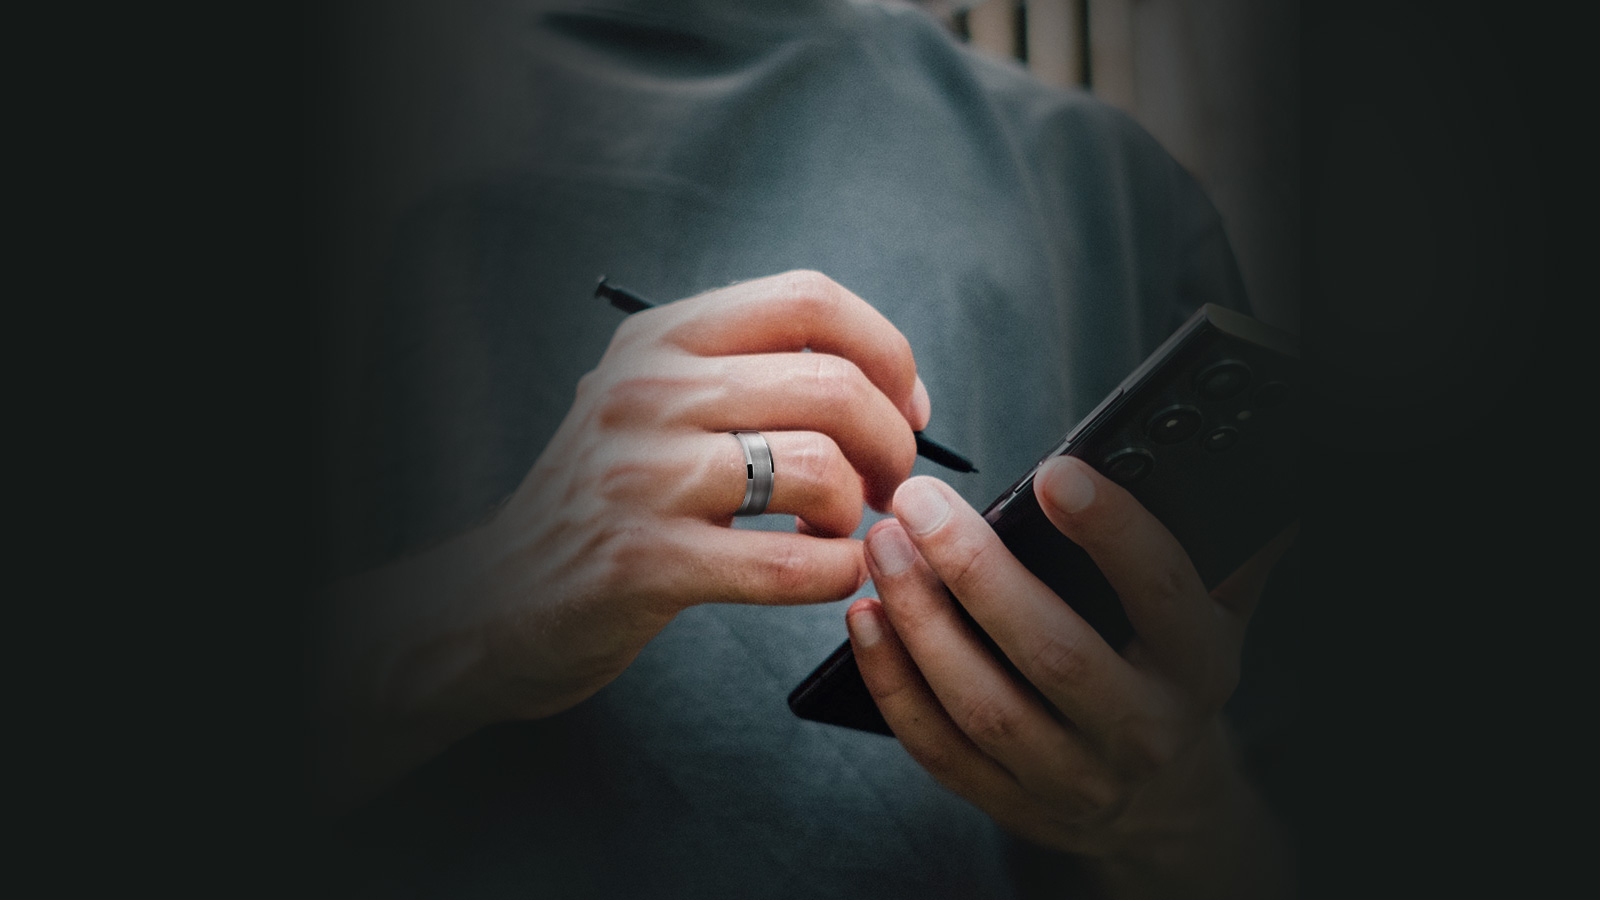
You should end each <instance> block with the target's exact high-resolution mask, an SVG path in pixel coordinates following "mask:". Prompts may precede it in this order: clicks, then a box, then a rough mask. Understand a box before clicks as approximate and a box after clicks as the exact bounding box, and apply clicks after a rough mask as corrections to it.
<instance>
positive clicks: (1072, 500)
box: [1038, 457, 1094, 513]
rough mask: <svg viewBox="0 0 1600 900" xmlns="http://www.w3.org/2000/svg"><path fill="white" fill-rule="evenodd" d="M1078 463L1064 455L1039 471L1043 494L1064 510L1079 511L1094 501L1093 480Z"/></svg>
mask: <svg viewBox="0 0 1600 900" xmlns="http://www.w3.org/2000/svg"><path fill="white" fill-rule="evenodd" d="M1080 465H1081V463H1078V462H1075V461H1073V460H1071V459H1068V458H1066V457H1057V458H1056V459H1052V460H1050V461H1049V462H1047V463H1045V464H1044V465H1043V466H1042V467H1041V468H1040V471H1039V475H1038V477H1039V478H1041V479H1042V480H1043V481H1042V484H1043V487H1044V493H1045V496H1046V497H1048V498H1049V500H1050V502H1051V503H1054V504H1055V505H1056V506H1057V507H1059V508H1061V509H1062V510H1063V511H1065V512H1069V513H1075V512H1081V511H1082V510H1084V509H1086V508H1088V506H1089V504H1091V503H1093V502H1094V482H1093V481H1090V480H1089V476H1088V475H1086V474H1084V472H1083V469H1081V468H1080Z"/></svg>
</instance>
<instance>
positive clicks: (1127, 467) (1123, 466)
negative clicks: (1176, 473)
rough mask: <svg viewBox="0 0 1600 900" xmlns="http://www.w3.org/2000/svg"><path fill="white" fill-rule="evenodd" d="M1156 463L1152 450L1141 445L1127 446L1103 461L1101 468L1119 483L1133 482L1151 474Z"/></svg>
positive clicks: (1107, 475) (1108, 476) (1106, 474)
mask: <svg viewBox="0 0 1600 900" xmlns="http://www.w3.org/2000/svg"><path fill="white" fill-rule="evenodd" d="M1155 464H1156V460H1155V457H1153V456H1151V455H1150V451H1148V450H1144V449H1141V448H1139V447H1127V448H1124V449H1122V450H1118V451H1117V452H1115V453H1113V454H1111V455H1110V456H1108V457H1106V459H1105V462H1104V463H1101V465H1100V470H1101V471H1102V472H1104V473H1105V476H1106V477H1107V478H1109V479H1111V480H1112V481H1115V482H1117V483H1118V484H1132V483H1134V482H1135V481H1138V480H1139V479H1141V478H1143V477H1144V476H1146V475H1148V474H1150V469H1151V468H1153V467H1154V466H1155Z"/></svg>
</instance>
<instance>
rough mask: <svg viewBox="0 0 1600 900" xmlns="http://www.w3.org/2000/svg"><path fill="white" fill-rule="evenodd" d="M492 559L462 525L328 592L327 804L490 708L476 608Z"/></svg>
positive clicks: (370, 791)
mask: <svg viewBox="0 0 1600 900" xmlns="http://www.w3.org/2000/svg"><path fill="white" fill-rule="evenodd" d="M487 567H488V560H487V559H486V554H485V553H484V552H483V541H482V536H481V535H479V534H471V533H469V534H467V535H463V536H460V537H457V538H454V539H452V540H450V541H447V542H445V543H443V544H440V545H438V546H436V547H434V548H431V549H430V550H428V551H427V552H425V553H422V554H419V555H416V556H412V557H408V558H405V559H402V560H400V561H398V562H395V563H392V564H390V565H388V566H385V567H383V568H381V569H377V570H374V571H372V572H369V573H365V574H362V575H359V576H355V577H352V578H349V579H345V580H344V581H341V582H339V583H336V584H334V585H332V586H330V588H329V589H328V590H327V591H326V593H325V597H324V600H325V602H324V604H323V613H324V614H323V617H322V622H321V624H322V627H321V628H320V630H319V633H318V636H317V652H316V656H315V663H316V670H315V678H316V684H315V686H314V687H315V692H314V695H313V696H314V697H315V699H316V704H317V705H316V709H315V716H316V725H317V734H316V739H317V743H316V747H315V752H316V754H317V772H318V777H319V785H318V789H319V795H320V796H321V797H322V798H323V800H324V802H325V804H326V806H327V809H328V810H329V811H330V812H339V811H343V810H347V809H349V808H351V807H353V806H356V805H359V804H360V803H362V802H365V801H366V800H367V799H369V798H370V797H372V796H373V795H375V794H376V793H378V792H379V791H381V790H382V789H383V788H384V787H386V786H388V785H389V784H391V783H393V782H394V781H396V780H398V779H399V778H401V777H402V776H404V775H405V774H406V773H408V772H410V771H412V770H413V769H415V768H417V767H419V766H421V765H422V764H423V763H425V762H426V761H427V760H429V759H431V758H433V757H434V756H437V755H438V754H440V753H442V752H443V751H444V750H446V749H447V748H449V747H450V746H451V745H452V744H454V743H455V742H457V741H459V740H461V739H462V738H464V737H466V736H468V735H470V734H472V733H473V732H475V731H477V730H478V729H479V728H481V727H483V726H484V725H486V724H489V723H490V722H492V721H494V720H495V719H496V718H497V715H496V711H495V710H494V708H493V705H492V704H491V702H490V691H489V690H488V685H489V684H490V683H492V680H493V673H492V672H491V671H489V661H488V659H487V652H486V630H485V625H484V622H483V617H482V616H481V614H480V613H479V612H478V610H479V608H480V607H481V605H482V604H481V599H480V598H481V596H482V594H483V591H482V590H481V588H480V585H481V584H482V583H483V581H484V579H485V577H486V574H487V572H486V569H487Z"/></svg>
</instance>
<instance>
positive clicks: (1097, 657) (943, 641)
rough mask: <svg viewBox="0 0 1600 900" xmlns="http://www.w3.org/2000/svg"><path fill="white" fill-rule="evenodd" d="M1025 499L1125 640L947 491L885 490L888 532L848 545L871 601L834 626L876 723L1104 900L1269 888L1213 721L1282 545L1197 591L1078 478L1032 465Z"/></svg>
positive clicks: (1163, 540)
mask: <svg viewBox="0 0 1600 900" xmlns="http://www.w3.org/2000/svg"><path fill="white" fill-rule="evenodd" d="M1034 490H1035V493H1036V495H1037V496H1038V499H1039V503H1040V505H1041V506H1042V507H1043V509H1044V511H1045V513H1046V515H1047V516H1049V518H1050V520H1051V521H1052V522H1053V523H1054V524H1055V525H1056V527H1057V528H1059V529H1060V530H1061V531H1062V533H1064V534H1065V535H1066V536H1067V537H1069V538H1071V539H1072V540H1073V541H1074V542H1076V543H1077V544H1079V545H1080V546H1082V547H1083V548H1084V549H1085V550H1086V551H1088V553H1089V554H1090V556H1092V557H1093V558H1094V560H1095V562H1096V563H1097V564H1098V565H1099V567H1100V569H1101V571H1102V572H1103V573H1104V574H1105V576H1106V578H1107V580H1109V581H1110V582H1111V584H1112V586H1113V587H1114V588H1116V590H1117V593H1118V595H1119V597H1120V598H1121V600H1122V603H1123V606H1124V608H1125V609H1126V611H1127V614H1128V617H1129V619H1130V620H1131V621H1132V623H1133V626H1134V629H1135V632H1136V637H1135V638H1134V640H1133V641H1132V642H1131V643H1130V644H1129V645H1128V646H1127V647H1126V648H1125V649H1124V651H1123V653H1122V654H1118V653H1117V652H1116V651H1114V650H1112V649H1111V647H1110V646H1108V645H1107V644H1106V643H1105V642H1104V641H1103V640H1102V639H1101V638H1100V636H1099V635H1098V634H1097V633H1096V632H1095V631H1094V630H1093V629H1092V628H1090V627H1089V626H1088V624H1086V623H1085V622H1084V621H1083V620H1082V619H1081V618H1080V617H1079V616H1078V615H1077V614H1076V613H1074V612H1073V611H1072V607H1071V605H1070V604H1071V599H1072V598H1070V597H1068V598H1061V597H1058V596H1056V594H1055V593H1054V592H1052V591H1051V590H1050V589H1049V588H1047V587H1045V585H1044V584H1043V583H1042V582H1040V581H1039V580H1038V579H1037V578H1035V577H1034V576H1033V575H1032V574H1031V573H1029V572H1028V571H1027V570H1026V569H1025V568H1023V566H1022V565H1021V564H1020V563H1019V562H1017V560H1016V558H1015V557H1013V556H1012V555H1011V554H1010V552H1009V551H1007V550H1006V548H1005V546H1004V545H1003V544H1002V543H1001V542H1000V539H999V538H998V537H997V536H996V535H995V533H994V531H993V530H992V529H991V528H989V526H988V525H987V523H985V522H984V521H983V519H982V517H981V516H980V515H979V514H978V513H977V512H976V511H975V510H973V509H972V508H971V507H970V506H968V505H967V504H966V503H965V502H964V501H962V500H961V498H960V497H958V496H957V495H956V493H955V492H954V491H953V490H951V489H950V488H949V487H948V486H947V485H945V484H943V483H942V482H940V481H938V480H936V479H933V478H914V479H911V480H910V481H907V482H906V483H905V484H903V485H902V486H901V487H900V489H899V490H898V492H897V493H896V494H895V497H894V501H893V509H894V513H895V515H896V517H897V518H896V519H889V520H885V521H883V522H880V523H878V524H877V525H875V526H874V527H873V529H872V531H871V532H869V534H868V536H867V558H868V565H869V568H870V570H871V573H872V577H873V580H874V582H875V584H876V586H877V589H878V591H879V592H880V593H881V595H882V599H881V601H879V600H874V599H871V598H867V599H863V600H861V601H858V602H857V603H855V604H853V605H852V607H851V609H850V611H849V613H848V614H847V616H848V622H849V627H850V634H851V640H852V642H853V644H854V651H855V656H856V659H857V661H858V663H859V665H860V667H861V672H862V676H863V678H864V679H865V681H866V684H867V686H868V688H869V689H870V691H871V692H872V695H873V697H874V698H875V699H876V700H877V703H878V706H879V709H880V710H881V711H882V712H883V716H884V719H885V720H886V721H887V722H888V724H889V726H890V728H891V729H893V731H894V733H895V735H896V736H897V737H898V738H899V739H900V741H901V743H902V744H904V746H905V747H906V750H907V751H908V752H909V753H910V754H911V755H912V757H913V758H915V759H916V760H917V761H918V762H919V763H921V764H922V765H923V766H924V767H925V768H927V769H928V771H929V772H930V773H932V775H933V776H934V777H935V778H937V779H938V780H939V781H940V782H941V783H943V784H944V785H946V786H947V787H949V788H950V789H951V790H953V791H955V792H956V793H958V794H960V795H962V796H963V797H965V798H967V799H968V800H970V801H971V802H973V803H974V804H976V805H977V806H978V807H980V808H981V809H983V810H984V811H986V812H988V813H989V814H990V815H991V816H993V817H994V819H995V820H996V821H997V822H998V823H999V824H1000V825H1001V826H1002V827H1004V828H1005V829H1007V830H1008V831H1010V832H1012V833H1013V834H1015V835H1017V836H1019V837H1021V838H1024V839H1026V840H1028V841H1031V842H1034V843H1037V844H1040V845H1043V846H1046V847H1050V848H1054V849H1057V850H1060V851H1065V852H1068V853H1071V854H1074V855H1078V856H1081V857H1085V858H1088V859H1090V860H1091V861H1092V865H1093V867H1094V868H1095V869H1096V871H1097V872H1098V873H1099V875H1100V876H1101V878H1102V880H1103V882H1104V883H1105V885H1106V886H1107V887H1108V888H1109V889H1110V890H1111V891H1112V892H1113V893H1115V894H1117V895H1123V896H1141V895H1144V896H1184V897H1201V896H1213V895H1215V896H1230V897H1242V896H1254V895H1267V896H1271V895H1276V894H1278V893H1279V892H1280V890H1286V880H1285V872H1286V864H1285V859H1284V854H1283V851H1282V848H1281V846H1280V844H1279V842H1278V839H1277V836H1276V834H1275V831H1274V829H1273V827H1272V825H1271V821H1270V817H1269V816H1267V815H1266V813H1265V810H1264V809H1263V808H1262V807H1261V805H1260V804H1259V802H1258V801H1257V800H1256V798H1255V796H1254V794H1253V793H1252V791H1251V790H1250V788H1249V787H1248V785H1247V783H1246V782H1245V781H1244V779H1243V778H1242V776H1241V774H1240V773H1239V772H1238V770H1237V768H1236V766H1235V764H1234V761H1233V759H1232V755H1231V753H1230V751H1229V747H1228V738H1227V732H1226V729H1225V727H1224V725H1223V722H1222V720H1221V718H1220V716H1219V711H1220V710H1221V707H1222V704H1223V702H1224V701H1225V700H1227V698H1228V696H1229V694H1231V693H1232V691H1233V688H1234V685H1235V683H1236V681H1237V678H1238V669H1239V655H1240V646H1241V643H1242V641H1243V637H1244V631H1245V625H1246V622H1247V621H1248V620H1249V617H1250V614H1251V612H1252V610H1253V609H1254V606H1255V604H1256V601H1257V599H1258V598H1259V596H1260V593H1261V589H1262V587H1263V586H1264V583H1265V578H1266V574H1267V572H1268V570H1269V569H1270V567H1271V565H1272V563H1273V562H1274V561H1276V559H1277V557H1278V556H1279V555H1280V554H1281V553H1282V551H1283V550H1284V549H1286V548H1287V546H1288V544H1289V543H1290V541H1291V540H1292V533H1285V535H1283V536H1280V538H1279V539H1277V540H1275V541H1274V542H1273V543H1272V544H1271V545H1269V546H1268V547H1267V548H1265V549H1264V550H1263V551H1262V552H1261V553H1260V554H1258V555H1257V557H1256V558H1255V559H1253V560H1252V561H1251V562H1250V563H1249V564H1247V565H1246V566H1245V567H1243V568H1242V569H1241V570H1240V571H1239V572H1238V573H1236V574H1235V575H1234V576H1233V577H1231V578H1230V579H1228V581H1227V582H1226V583H1224V584H1223V585H1222V586H1220V587H1219V588H1218V589H1217V590H1216V591H1214V592H1210V593H1208V592H1207V591H1206V589H1205V587H1204V586H1203V585H1202V584H1201V582H1200V578H1199V576H1198V575H1197V574H1196V573H1195V570H1194V567H1193V565H1192V564H1191V563H1190V562H1189V559H1188V556H1187V555H1186V554H1185V553H1184V551H1183V548H1182V547H1181V546H1179V544H1178V543H1177V541H1176V539H1174V538H1173V537H1172V535H1171V533H1170V532H1168V531H1167V530H1166V529H1165V528H1164V527H1163V526H1162V525H1161V523H1160V522H1159V521H1157V520H1156V519H1155V517H1153V516H1151V515H1150V514H1149V513H1148V512H1147V511H1146V510H1145V509H1144V508H1143V507H1142V506H1140V505H1139V503H1138V502H1137V501H1136V500H1134V499H1133V497H1131V496H1130V495H1129V494H1128V493H1127V492H1126V491H1124V490H1123V489H1122V488H1121V487H1119V486H1117V485H1116V484H1114V483H1113V482H1111V481H1109V480H1107V479H1105V478H1103V477H1102V476H1100V475H1099V474H1098V473H1096V472H1095V471H1094V470H1093V469H1092V468H1090V467H1089V466H1087V465H1085V464H1084V463H1082V462H1080V461H1078V460H1076V459H1071V458H1066V457H1062V458H1058V459H1056V460H1053V461H1051V462H1050V463H1048V464H1047V465H1045V466H1044V467H1043V468H1041V470H1040V472H1039V473H1038V475H1037V477H1036V478H1035V480H1034ZM947 587H948V592H947V590H946V588H947ZM952 594H953V595H954V597H955V598H956V600H959V602H960V603H961V605H962V606H964V607H965V608H966V610H967V611H968V612H969V613H970V614H971V615H972V618H973V620H974V621H976V622H977V623H978V625H979V626H981V627H982V628H983V630H984V631H985V632H986V633H987V634H988V635H989V636H990V637H992V638H993V640H994V641H995V643H996V644H997V645H998V646H999V647H1000V648H1001V650H1002V651H1004V653H1005V655H1006V657H1007V658H1008V659H1009V660H1010V661H1011V663H1012V664H1013V665H1015V667H1016V668H1017V670H1018V671H1020V672H1021V674H1022V676H1023V677H1024V678H1025V679H1026V680H1027V682H1028V683H1027V684H1024V683H1022V682H1021V681H1019V680H1018V679H1017V678H1016V677H1015V676H1014V675H1013V674H1011V673H1010V672H1008V671H1007V669H1006V668H1005V667H1004V666H1003V665H1002V664H1001V663H1000V662H999V661H997V660H996V659H995V658H994V656H993V655H992V654H991V653H990V651H989V650H987V649H986V648H985V646H984V645H983V644H982V643H981V642H980V640H979V638H978V637H977V636H976V635H975V634H974V633H973V630H972V629H971V628H970V627H969V626H968V625H967V624H966V623H965V622H964V621H963V620H962V619H961V618H960V616H959V614H958V612H957V609H956V606H955V601H953V600H952V599H951V595H952ZM1063 599H1065V601H1066V602H1063Z"/></svg>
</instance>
